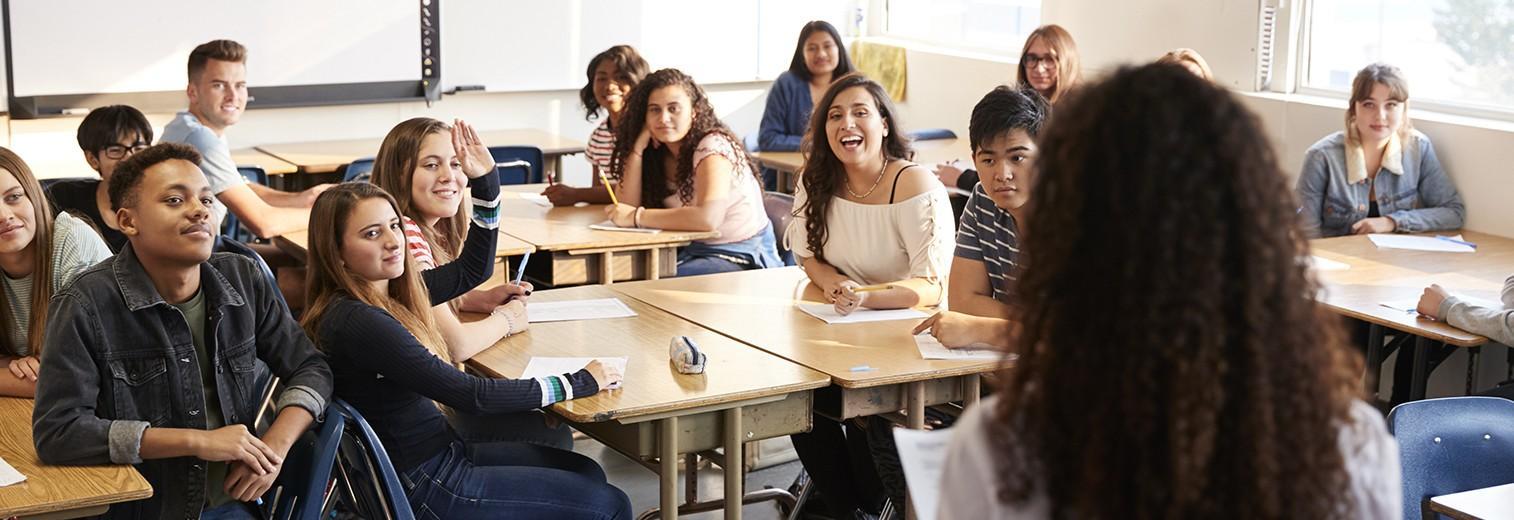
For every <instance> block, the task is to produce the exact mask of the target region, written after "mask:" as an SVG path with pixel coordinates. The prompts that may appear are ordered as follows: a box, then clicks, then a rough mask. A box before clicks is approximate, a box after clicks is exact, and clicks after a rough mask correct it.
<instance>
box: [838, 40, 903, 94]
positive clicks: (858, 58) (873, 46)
mask: <svg viewBox="0 0 1514 520" xmlns="http://www.w3.org/2000/svg"><path fill="white" fill-rule="evenodd" d="M852 65H853V66H855V67H856V68H857V71H858V72H861V73H863V74H866V75H867V77H869V78H872V79H873V81H877V82H878V84H880V85H883V90H886V91H888V95H889V97H891V98H893V99H894V101H895V102H899V101H904V94H905V92H904V85H905V83H907V82H908V81H907V80H908V79H909V74H908V73H909V67H908V66H907V65H906V64H905V60H904V48H903V47H896V46H893V45H885V44H881V43H874V42H867V41H858V42H853V43H852Z"/></svg>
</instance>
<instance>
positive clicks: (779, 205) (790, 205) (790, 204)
mask: <svg viewBox="0 0 1514 520" xmlns="http://www.w3.org/2000/svg"><path fill="white" fill-rule="evenodd" d="M762 207H763V209H765V210H767V214H768V222H769V223H771V224H772V225H773V238H775V239H777V241H778V257H779V258H782V259H783V265H794V252H793V251H790V250H789V249H788V247H785V245H786V244H787V243H788V242H785V241H784V239H785V238H787V236H785V235H787V234H788V229H789V220H791V219H793V218H794V196H793V195H789V194H787V193H779V192H776V191H769V192H764V193H763V194H762Z"/></svg>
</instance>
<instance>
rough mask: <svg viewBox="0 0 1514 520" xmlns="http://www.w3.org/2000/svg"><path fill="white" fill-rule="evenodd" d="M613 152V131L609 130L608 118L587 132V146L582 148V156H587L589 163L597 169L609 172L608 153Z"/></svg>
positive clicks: (607, 173)
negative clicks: (584, 148)
mask: <svg viewBox="0 0 1514 520" xmlns="http://www.w3.org/2000/svg"><path fill="white" fill-rule="evenodd" d="M613 153H615V132H614V131H613V130H610V118H609V116H605V120H604V122H602V123H599V126H596V127H594V133H592V134H589V147H588V148H587V149H586V150H584V156H586V157H588V158H589V164H592V165H594V166H598V167H599V171H602V172H604V173H605V175H609V174H610V154H613Z"/></svg>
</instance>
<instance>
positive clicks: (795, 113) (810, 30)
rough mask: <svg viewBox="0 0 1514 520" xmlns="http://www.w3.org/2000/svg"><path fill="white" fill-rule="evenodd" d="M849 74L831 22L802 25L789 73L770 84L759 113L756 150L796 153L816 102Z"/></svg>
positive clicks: (843, 48)
mask: <svg viewBox="0 0 1514 520" xmlns="http://www.w3.org/2000/svg"><path fill="white" fill-rule="evenodd" d="M851 71H852V60H851V58H848V57H847V55H846V45H844V44H842V43H841V33H838V32H836V26H834V25H831V24H830V22H826V21H822V20H816V21H813V22H810V23H807V24H804V28H803V29H800V31H799V43H798V44H797V45H795V46H794V59H793V60H792V61H791V62H790V63H789V70H788V71H787V72H784V73H783V74H779V75H778V79H777V80H775V81H773V90H771V91H769V92H768V104H767V109H766V110H763V111H762V126H761V127H760V129H759V131H758V134H757V144H758V148H757V149H758V150H761V151H765V152H792V151H795V150H798V149H799V141H800V139H801V138H803V137H804V129H805V127H808V126H809V124H810V111H812V110H813V109H814V108H815V100H816V99H820V96H821V95H823V94H825V89H826V87H829V86H830V85H831V80H834V79H836V78H839V77H841V76H845V75H846V74H847V73H850V72H851Z"/></svg>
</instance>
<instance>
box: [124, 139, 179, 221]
mask: <svg viewBox="0 0 1514 520" xmlns="http://www.w3.org/2000/svg"><path fill="white" fill-rule="evenodd" d="M174 159H182V160H185V161H189V162H192V163H194V164H195V165H199V164H200V152H198V151H195V149H194V148H193V147H191V146H189V145H187V144H180V143H158V144H155V145H152V146H150V147H148V148H147V149H146V150H142V151H140V152H137V153H134V154H131V157H127V158H126V160H124V161H121V164H118V165H116V173H115V175H111V176H110V209H121V208H124V207H130V206H133V205H136V203H137V186H139V185H141V184H142V175H143V174H145V173H147V169H148V168H152V167H153V166H157V165H159V164H161V163H163V162H166V161H171V160H174Z"/></svg>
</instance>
